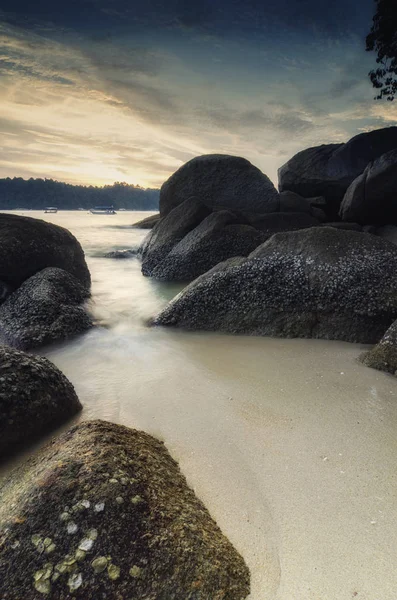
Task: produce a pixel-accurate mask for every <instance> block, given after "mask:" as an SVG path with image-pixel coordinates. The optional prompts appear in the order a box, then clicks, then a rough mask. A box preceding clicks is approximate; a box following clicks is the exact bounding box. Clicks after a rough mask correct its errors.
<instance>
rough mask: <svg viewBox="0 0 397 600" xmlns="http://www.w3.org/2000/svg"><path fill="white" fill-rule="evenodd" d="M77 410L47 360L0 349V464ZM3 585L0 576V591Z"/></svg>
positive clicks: (67, 384) (64, 382)
mask: <svg viewBox="0 0 397 600" xmlns="http://www.w3.org/2000/svg"><path fill="white" fill-rule="evenodd" d="M80 410H81V404H80V402H79V400H78V398H77V396H76V393H75V391H74V388H73V386H72V384H71V383H70V382H69V381H68V380H67V379H66V377H65V376H64V375H63V374H62V373H61V372H60V371H59V370H58V369H57V368H56V367H55V366H54V365H53V364H52V363H51V362H50V361H49V360H47V359H46V358H42V357H39V356H31V355H29V354H25V353H24V352H20V351H18V350H15V349H13V348H9V347H7V346H0V461H3V460H5V459H6V458H8V457H10V456H11V455H12V454H13V453H14V452H15V451H17V450H18V449H19V448H20V447H22V445H25V444H27V443H29V442H30V441H33V440H35V439H36V438H38V437H39V436H40V435H44V434H45V433H47V432H49V431H51V430H52V429H54V428H55V427H57V426H59V425H61V424H62V423H64V422H66V421H67V420H68V419H70V418H71V417H73V416H74V415H75V414H76V413H78V412H79V411H80ZM0 504H1V501H0ZM0 544H1V542H0ZM0 562H1V561H0ZM0 570H1V567H0ZM3 585H4V578H3V577H0V589H1V592H3V591H4V590H3V588H2V587H1V586H3Z"/></svg>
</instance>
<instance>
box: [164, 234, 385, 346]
mask: <svg viewBox="0 0 397 600" xmlns="http://www.w3.org/2000/svg"><path fill="white" fill-rule="evenodd" d="M396 317H397V248H396V247H395V246H394V245H393V244H391V243H389V242H387V241H384V240H382V239H380V238H377V237H376V236H372V235H369V234H365V233H359V232H356V231H345V230H341V229H336V228H332V227H315V228H310V229H305V230H301V231H295V232H288V233H278V234H275V235H273V236H272V237H271V238H270V239H269V240H268V241H267V242H265V243H264V244H262V245H261V246H259V247H258V248H257V249H256V250H255V251H254V252H253V253H251V254H250V256H249V257H248V258H234V259H231V260H229V261H226V262H225V263H221V264H220V265H218V266H216V267H215V268H214V269H212V270H211V271H209V272H208V273H206V274H204V275H202V276H201V277H199V278H198V279H196V280H195V281H194V282H193V283H191V284H190V285H189V286H188V287H187V288H185V289H184V290H183V291H182V292H181V293H180V294H179V295H178V296H177V297H176V298H175V299H174V300H173V301H172V302H171V303H170V304H169V305H168V306H167V307H166V308H165V309H164V310H163V311H162V312H161V313H160V314H159V315H157V317H155V318H154V320H153V323H154V324H155V325H167V326H174V327H182V328H186V329H194V330H211V331H224V332H229V333H245V334H256V335H270V336H278V337H314V338H326V339H339V340H346V341H351V342H361V343H375V342H377V341H378V340H379V339H380V338H381V336H382V335H383V333H384V331H385V330H386V329H387V328H388V327H389V325H390V324H391V323H392V322H393V321H394V319H395V318H396Z"/></svg>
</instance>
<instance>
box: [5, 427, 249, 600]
mask: <svg viewBox="0 0 397 600" xmlns="http://www.w3.org/2000/svg"><path fill="white" fill-rule="evenodd" d="M0 494H1V495H0V528H1V534H0V535H1V538H0V539H1V544H0V581H1V586H2V599H3V600H20V599H21V598H23V599H24V600H38V598H42V597H48V598H54V599H57V600H69V599H71V598H74V599H76V600H99V599H100V598H108V599H109V600H110V599H114V600H116V599H122V598H125V599H127V598H128V599H129V598H140V599H142V600H143V599H144V598H145V599H148V600H149V599H150V600H171V599H175V600H182V599H183V600H185V599H186V600H188V599H190V600H198V599H199V598H200V599H202V600H215V599H219V600H220V599H221V598H223V599H224V600H242V599H243V598H246V597H247V595H248V594H249V587H250V586H249V572H248V569H247V567H246V565H245V563H244V561H243V559H242V558H241V556H240V555H239V554H238V553H237V552H236V550H235V549H234V548H233V546H232V545H231V544H230V542H229V541H228V540H227V539H226V538H225V537H224V536H223V534H222V532H221V531H220V529H219V528H218V526H217V525H216V523H215V522H214V521H213V520H212V519H211V516H210V515H209V513H208V511H207V510H206V508H205V506H204V505H203V504H202V502H201V501H200V500H198V498H197V497H196V496H195V494H194V492H193V491H192V490H191V489H190V488H189V487H188V486H187V483H186V480H185V478H184V477H183V475H182V474H181V472H180V470H179V468H178V465H177V463H176V462H175V461H174V460H173V459H172V458H171V456H170V455H169V454H168V452H167V450H166V448H165V447H164V444H163V443H162V442H159V441H158V440H156V439H155V438H153V437H151V436H150V435H148V434H146V433H144V432H141V431H135V430H131V429H128V428H127V427H123V426H121V425H115V424H112V423H105V422H103V421H91V422H90V421H88V422H85V423H82V424H81V425H78V426H76V427H74V428H72V429H71V430H70V431H69V432H67V433H66V434H64V435H62V436H60V437H59V438H57V439H55V440H54V441H53V442H52V443H51V444H49V445H48V446H47V447H46V448H45V449H44V450H42V451H41V452H40V453H39V454H38V455H37V456H34V457H33V458H31V459H30V460H29V461H28V462H27V464H26V465H23V466H22V467H20V468H19V470H17V471H15V472H14V473H12V474H11V476H9V478H8V479H7V480H6V481H5V483H4V485H3V488H2V491H1V493H0Z"/></svg>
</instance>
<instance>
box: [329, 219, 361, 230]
mask: <svg viewBox="0 0 397 600" xmlns="http://www.w3.org/2000/svg"><path fill="white" fill-rule="evenodd" d="M323 227H335V229H344V230H345V231H363V228H362V227H361V225H359V224H358V223H344V222H343V221H335V222H327V223H324V225H323Z"/></svg>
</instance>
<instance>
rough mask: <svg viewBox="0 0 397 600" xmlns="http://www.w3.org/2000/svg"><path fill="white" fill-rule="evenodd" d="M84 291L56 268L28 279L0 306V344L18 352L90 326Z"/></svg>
mask: <svg viewBox="0 0 397 600" xmlns="http://www.w3.org/2000/svg"><path fill="white" fill-rule="evenodd" d="M88 297H89V292H88V291H87V288H86V287H85V286H83V285H82V284H81V283H80V282H79V281H78V280H77V279H76V278H75V277H73V275H70V273H67V272H66V271H63V270H62V269H57V268H48V269H43V271H40V272H39V273H37V274H36V275H33V277H30V278H29V279H27V280H26V281H25V282H24V283H23V284H22V285H21V286H20V287H19V288H18V289H17V290H16V291H15V292H14V293H13V294H11V296H9V297H8V298H7V300H6V301H5V302H4V304H2V305H1V306H0V341H1V342H2V343H6V344H9V345H11V346H14V347H16V348H19V349H21V350H28V349H31V348H36V347H38V346H42V345H44V344H49V343H51V342H56V341H62V340H66V339H69V338H71V337H73V336H75V335H77V334H79V333H83V332H84V331H87V330H88V329H90V328H91V327H92V326H93V322H92V319H91V317H90V316H89V314H88V313H87V311H86V310H85V308H84V307H83V306H80V305H81V304H82V303H83V302H84V301H85V300H87V298H88Z"/></svg>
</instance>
